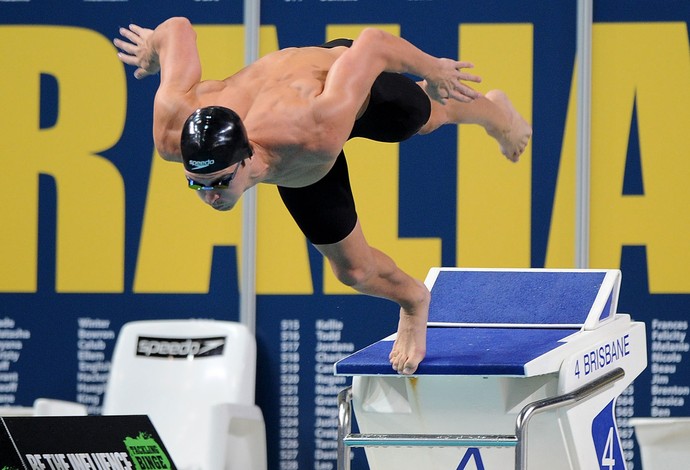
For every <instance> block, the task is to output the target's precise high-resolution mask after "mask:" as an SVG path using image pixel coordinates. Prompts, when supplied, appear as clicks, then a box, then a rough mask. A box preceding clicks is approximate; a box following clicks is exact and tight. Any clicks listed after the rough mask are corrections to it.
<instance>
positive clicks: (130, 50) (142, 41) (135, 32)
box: [113, 24, 161, 79]
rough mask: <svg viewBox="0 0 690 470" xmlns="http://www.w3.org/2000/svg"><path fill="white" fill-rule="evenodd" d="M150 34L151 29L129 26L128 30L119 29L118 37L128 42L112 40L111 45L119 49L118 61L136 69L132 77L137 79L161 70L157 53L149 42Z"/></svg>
mask: <svg viewBox="0 0 690 470" xmlns="http://www.w3.org/2000/svg"><path fill="white" fill-rule="evenodd" d="M152 34H153V30H152V29H148V28H142V27H141V26H137V25H135V24H131V25H129V29H128V28H120V35H122V37H124V38H125V39H126V40H127V41H129V42H127V41H124V40H122V39H119V38H115V39H114V40H113V44H115V46H116V47H117V48H118V49H120V52H118V53H117V57H118V59H120V60H121V61H122V62H124V63H125V64H127V65H133V66H135V67H137V69H136V70H135V71H134V77H135V78H137V79H142V78H144V77H148V76H149V75H154V74H156V73H158V71H159V70H160V68H161V65H160V62H159V61H158V53H156V51H155V50H154V49H153V47H152V46H151V41H150V40H149V39H150V38H151V35H152Z"/></svg>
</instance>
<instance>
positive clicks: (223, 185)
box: [186, 162, 242, 191]
mask: <svg viewBox="0 0 690 470" xmlns="http://www.w3.org/2000/svg"><path fill="white" fill-rule="evenodd" d="M241 165H242V162H239V163H238V164H237V167H235V171H233V172H232V173H230V174H229V175H227V176H224V177H222V178H220V179H219V180H218V181H216V182H215V183H212V184H211V185H210V186H206V185H204V184H201V183H197V182H196V181H194V180H193V179H191V178H190V177H189V176H187V177H186V178H187V181H188V182H189V184H188V186H187V187H188V188H189V189H193V190H195V191H213V190H216V189H227V188H228V186H230V182H231V181H232V180H234V179H235V175H236V174H237V170H239V169H240V166H241Z"/></svg>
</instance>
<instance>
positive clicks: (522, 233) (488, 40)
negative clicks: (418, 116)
mask: <svg viewBox="0 0 690 470" xmlns="http://www.w3.org/2000/svg"><path fill="white" fill-rule="evenodd" d="M532 37H533V27H532V25H531V24H483V25H474V24H473V25H468V24H463V25H461V26H460V58H461V59H462V60H466V61H470V62H472V63H474V64H475V67H476V68H475V69H474V70H473V72H474V73H476V74H477V75H480V76H481V77H482V78H483V83H482V84H481V85H478V86H476V88H477V89H478V90H480V91H482V92H487V91H489V90H490V89H492V88H498V89H501V90H503V91H505V92H506V93H507V94H508V96H509V97H510V99H511V101H512V102H513V105H514V106H515V107H516V108H517V109H518V110H519V112H520V113H521V114H522V115H523V116H524V118H525V119H526V120H527V121H528V122H531V121H532V116H531V115H532V49H533V48H532ZM468 106H471V104H470V105H468ZM531 149H532V146H531V145H529V146H528V147H527V149H526V150H525V153H523V155H522V156H521V157H520V161H519V163H517V164H513V163H511V162H509V161H508V160H507V159H506V158H504V157H503V155H501V153H500V151H499V148H498V145H497V143H496V141H495V140H493V139H492V138H490V137H489V136H487V134H486V132H485V131H484V130H483V129H482V128H481V127H479V126H469V125H461V126H459V129H458V178H457V184H458V190H457V194H458V204H457V240H456V242H457V264H458V265H459V266H460V265H461V266H480V267H497V266H500V267H529V266H530V234H531V204H532V200H531V190H532V184H531V179H532V150H531Z"/></svg>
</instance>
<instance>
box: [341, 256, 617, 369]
mask: <svg viewBox="0 0 690 470" xmlns="http://www.w3.org/2000/svg"><path fill="white" fill-rule="evenodd" d="M620 278H621V276H620V271H618V270H553V269H501V270H499V269H464V268H433V269H431V270H430V271H429V274H428V276H427V278H426V281H425V283H426V285H427V287H428V288H429V290H430V291H431V304H430V307H429V323H428V325H429V328H428V330H427V353H426V357H425V358H424V360H423V361H422V363H421V364H420V365H419V368H418V369H417V373H416V374H417V375H487V376H488V375H504V376H528V375H532V374H544V373H550V372H555V371H556V370H557V369H558V366H559V365H560V363H561V362H562V360H563V357H561V356H562V352H560V351H563V349H561V350H560V351H557V350H558V348H560V347H561V346H562V345H563V344H565V343H567V342H569V341H570V340H571V339H573V338H576V337H578V334H581V333H582V334H584V331H586V330H595V329H597V328H598V327H599V326H600V325H601V324H602V323H604V322H605V321H607V320H610V319H613V317H614V314H615V312H616V308H617V303H618V292H619V290H620ZM393 339H394V337H389V338H385V339H382V340H380V341H378V342H376V343H374V344H372V345H370V346H368V347H366V348H364V349H362V350H360V351H357V352H355V353H354V354H352V355H350V356H348V357H346V358H344V359H342V360H341V361H339V362H337V363H336V365H335V373H336V374H337V375H389V374H396V372H395V371H393V369H392V368H391V366H390V363H389V360H388V355H389V353H390V351H391V348H392V346H393Z"/></svg>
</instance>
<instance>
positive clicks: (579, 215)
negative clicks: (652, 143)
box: [575, 0, 592, 269]
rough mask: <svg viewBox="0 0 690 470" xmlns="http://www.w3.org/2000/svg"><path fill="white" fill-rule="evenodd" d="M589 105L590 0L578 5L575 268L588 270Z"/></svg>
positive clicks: (590, 70) (590, 73)
mask: <svg viewBox="0 0 690 470" xmlns="http://www.w3.org/2000/svg"><path fill="white" fill-rule="evenodd" d="M591 104H592V0H578V2H577V149H576V159H577V163H576V165H577V170H576V179H575V185H576V189H575V191H576V196H575V198H576V200H575V267H576V268H581V269H584V268H588V267H589V233H590V227H589V215H590V211H589V195H590V142H591V137H590V130H591Z"/></svg>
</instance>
